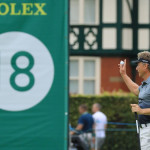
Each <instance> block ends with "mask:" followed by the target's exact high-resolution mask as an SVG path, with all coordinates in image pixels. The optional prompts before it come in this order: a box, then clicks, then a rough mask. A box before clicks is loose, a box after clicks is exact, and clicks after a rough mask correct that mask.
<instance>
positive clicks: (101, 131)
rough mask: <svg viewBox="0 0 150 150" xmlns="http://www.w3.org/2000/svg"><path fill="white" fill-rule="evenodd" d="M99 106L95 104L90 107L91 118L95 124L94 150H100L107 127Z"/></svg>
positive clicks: (104, 116) (105, 118)
mask: <svg viewBox="0 0 150 150" xmlns="http://www.w3.org/2000/svg"><path fill="white" fill-rule="evenodd" d="M100 109H101V105H100V104H98V103H96V104H93V106H92V111H93V113H94V114H93V118H94V122H95V140H94V141H95V149H96V150H100V149H101V147H102V145H103V143H104V141H105V137H106V134H105V129H106V127H107V117H106V115H105V114H104V113H103V112H101V111H100Z"/></svg>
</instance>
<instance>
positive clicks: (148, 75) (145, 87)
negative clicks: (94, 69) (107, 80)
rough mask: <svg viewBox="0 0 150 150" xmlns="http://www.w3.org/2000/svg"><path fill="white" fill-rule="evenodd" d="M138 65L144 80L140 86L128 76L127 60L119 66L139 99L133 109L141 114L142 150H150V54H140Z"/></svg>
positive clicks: (128, 85)
mask: <svg viewBox="0 0 150 150" xmlns="http://www.w3.org/2000/svg"><path fill="white" fill-rule="evenodd" d="M136 63H137V67H136V70H137V72H138V74H139V76H140V77H141V78H143V80H144V81H143V82H142V85H140V86H138V85H137V84H136V83H134V82H133V81H132V80H131V79H130V78H129V77H128V76H127V74H126V60H124V64H119V68H120V74H121V76H122V78H123V80H124V82H125V83H126V85H127V87H128V88H129V90H130V91H131V92H133V93H134V94H135V95H138V97H139V105H137V104H131V109H132V112H137V113H138V114H139V115H138V118H139V124H140V141H141V150H150V52H147V51H144V52H140V53H138V60H137V61H136Z"/></svg>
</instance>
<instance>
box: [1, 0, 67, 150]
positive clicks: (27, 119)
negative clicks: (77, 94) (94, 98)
mask: <svg viewBox="0 0 150 150" xmlns="http://www.w3.org/2000/svg"><path fill="white" fill-rule="evenodd" d="M67 128H68V0H1V1H0V149H1V150H67V140H68V139H67V135H68V133H67V132H68V131H67Z"/></svg>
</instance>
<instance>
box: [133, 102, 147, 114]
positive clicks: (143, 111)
mask: <svg viewBox="0 0 150 150" xmlns="http://www.w3.org/2000/svg"><path fill="white" fill-rule="evenodd" d="M131 110H132V112H137V113H138V114H140V115H150V108H140V106H139V105H137V104H131Z"/></svg>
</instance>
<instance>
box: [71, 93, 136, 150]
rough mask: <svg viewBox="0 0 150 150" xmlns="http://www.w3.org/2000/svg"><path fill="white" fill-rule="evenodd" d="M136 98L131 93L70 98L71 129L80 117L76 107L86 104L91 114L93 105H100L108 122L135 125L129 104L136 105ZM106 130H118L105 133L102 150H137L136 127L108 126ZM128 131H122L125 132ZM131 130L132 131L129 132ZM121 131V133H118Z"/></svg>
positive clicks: (74, 96)
mask: <svg viewBox="0 0 150 150" xmlns="http://www.w3.org/2000/svg"><path fill="white" fill-rule="evenodd" d="M137 100H138V98H137V97H136V96H134V95H133V94H131V93H122V92H121V93H103V94H101V95H99V96H82V95H72V96H70V123H71V125H72V126H73V127H75V126H76V125H77V120H78V118H79V116H80V114H79V113H78V106H79V105H80V104H86V105H87V106H88V109H89V110H88V111H89V112H90V113H91V107H92V105H93V104H94V103H100V104H101V106H102V109H101V111H102V112H104V113H105V114H106V115H107V118H108V121H109V122H122V123H135V119H134V114H133V113H132V112H131V108H130V104H131V103H138V101H137ZM108 129H114V130H116V129H119V131H107V133H106V134H107V137H106V141H105V144H104V146H103V148H102V150H137V149H138V148H137V147H138V143H137V142H138V140H137V136H136V127H135V126H127V125H110V124H108ZM127 129H129V131H123V130H127ZM130 129H131V130H133V131H130ZM120 130H121V131H120Z"/></svg>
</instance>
